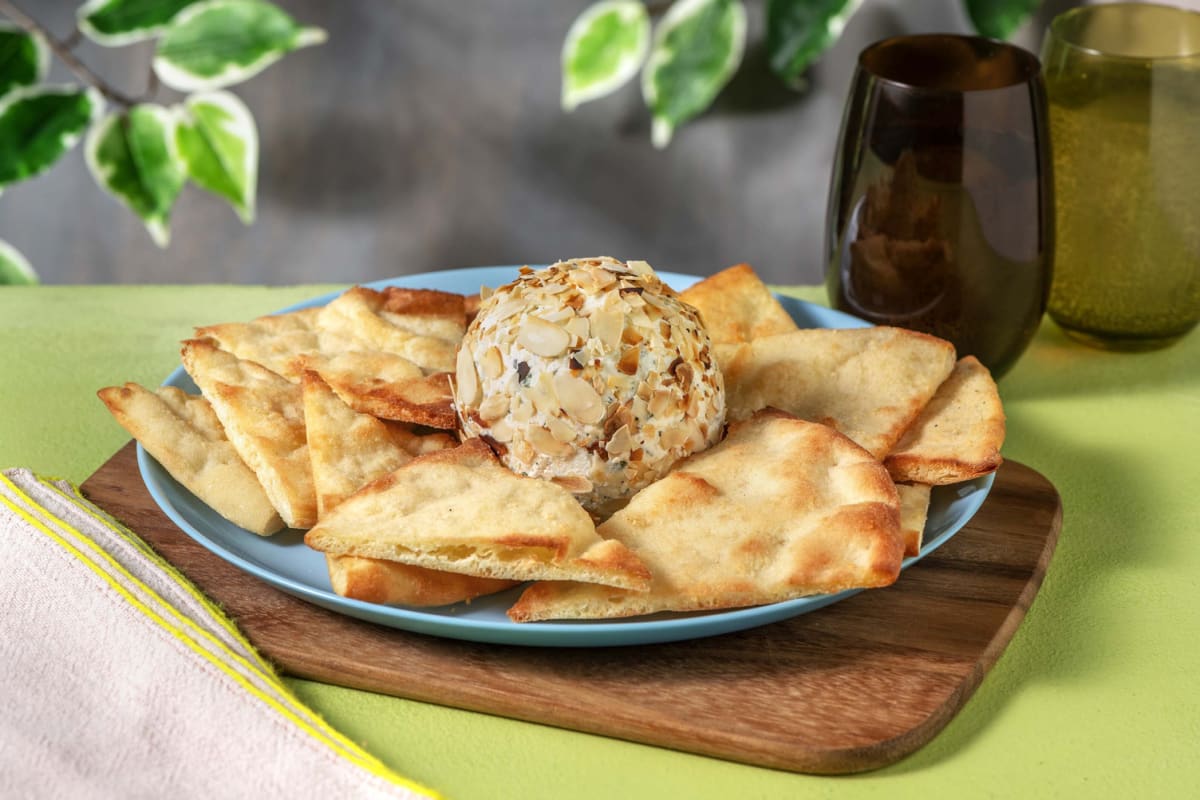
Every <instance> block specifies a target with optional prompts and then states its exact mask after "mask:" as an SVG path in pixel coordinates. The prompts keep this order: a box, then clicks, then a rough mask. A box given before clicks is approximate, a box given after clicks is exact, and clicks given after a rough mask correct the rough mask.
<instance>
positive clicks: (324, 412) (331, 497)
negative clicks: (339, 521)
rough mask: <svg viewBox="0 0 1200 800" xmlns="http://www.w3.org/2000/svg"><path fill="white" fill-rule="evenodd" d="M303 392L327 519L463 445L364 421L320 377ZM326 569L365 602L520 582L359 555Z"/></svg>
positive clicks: (308, 377) (462, 594)
mask: <svg viewBox="0 0 1200 800" xmlns="http://www.w3.org/2000/svg"><path fill="white" fill-rule="evenodd" d="M303 386H304V419H305V423H306V425H307V427H308V450H309V456H310V457H311V458H312V465H313V482H314V483H315V485H316V488H317V506H318V508H319V510H320V517H322V518H324V517H325V515H326V514H328V513H329V511H331V510H332V509H333V508H334V507H335V506H337V505H338V504H339V503H340V502H341V501H342V500H344V499H345V498H346V497H349V496H350V495H351V494H353V493H354V492H355V491H357V490H358V489H360V488H362V487H363V486H365V485H366V484H368V483H370V482H371V481H373V480H375V479H376V478H379V477H381V476H383V475H386V474H388V473H389V472H391V471H392V470H394V469H396V468H397V467H399V466H401V465H402V464H406V463H408V462H409V461H411V460H412V459H413V458H414V457H416V456H417V455H420V454H421V453H424V452H434V451H435V450H441V449H447V448H450V447H454V446H455V445H457V444H458V442H456V441H455V440H453V439H452V438H451V437H449V436H447V435H445V434H433V435H430V436H418V435H416V434H415V433H413V432H412V431H411V430H410V429H409V428H407V427H406V426H403V425H397V424H395V423H387V422H383V421H381V420H378V419H375V418H374V417H371V416H369V415H367V414H359V413H357V412H355V411H354V410H353V409H351V408H350V407H349V406H347V405H346V404H345V403H343V402H342V401H341V400H340V399H339V398H338V396H337V395H336V394H334V392H333V391H332V390H331V389H330V388H329V387H328V386H327V385H326V384H325V382H324V381H322V380H321V378H320V377H319V376H318V375H317V374H316V373H314V372H307V373H305V375H304V380H303ZM326 563H327V566H328V567H329V581H330V584H331V585H332V586H333V590H334V591H335V592H337V593H338V594H340V595H342V596H343V597H350V598H353V599H355V600H362V601H364V602H367V603H387V604H396V605H408V606H440V605H446V604H447V603H459V602H462V601H465V600H471V599H473V598H475V597H479V596H480V595H484V594H491V593H493V592H498V591H501V590H502V589H507V588H509V587H511V586H514V585H515V583H516V582H515V581H504V580H496V579H493V578H480V577H476V576H474V575H459V574H456V573H453V572H437V571H435V570H431V569H426V568H425V567H415V566H412V565H409V564H397V563H395V562H391V561H381V560H379V559H375V558H360V557H358V556H326Z"/></svg>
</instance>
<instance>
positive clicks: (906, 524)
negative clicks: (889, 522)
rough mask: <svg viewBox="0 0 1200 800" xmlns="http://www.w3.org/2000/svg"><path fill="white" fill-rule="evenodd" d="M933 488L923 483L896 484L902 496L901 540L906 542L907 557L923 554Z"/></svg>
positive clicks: (905, 551) (905, 553) (905, 552)
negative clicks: (930, 495) (922, 542)
mask: <svg viewBox="0 0 1200 800" xmlns="http://www.w3.org/2000/svg"><path fill="white" fill-rule="evenodd" d="M931 488H932V487H930V486H927V485H925V484H923V483H897V484H896V492H897V493H898V494H899V495H900V538H901V539H903V540H904V555H905V556H915V555H919V554H920V553H921V540H922V539H924V538H925V519H926V517H928V515H929V494H930V490H931Z"/></svg>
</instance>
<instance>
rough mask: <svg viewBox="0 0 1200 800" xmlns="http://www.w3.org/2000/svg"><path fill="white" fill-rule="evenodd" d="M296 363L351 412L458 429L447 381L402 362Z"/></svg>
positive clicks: (359, 356)
mask: <svg viewBox="0 0 1200 800" xmlns="http://www.w3.org/2000/svg"><path fill="white" fill-rule="evenodd" d="M295 363H296V366H298V367H300V368H302V369H303V370H312V371H314V372H316V373H317V374H319V375H320V376H321V378H322V379H323V380H324V381H325V382H326V383H328V384H329V386H330V388H332V389H333V391H335V392H336V393H337V395H338V396H339V397H341V398H342V400H343V401H345V403H346V404H347V405H349V406H350V407H351V408H353V409H354V410H355V411H359V412H361V413H363V414H370V415H371V416H373V417H379V418H380V419H389V420H395V421H398V422H411V423H413V424H416V425H424V426H426V427H429V428H439V429H442V430H454V429H455V428H456V427H457V423H458V417H457V415H456V413H455V410H454V395H453V394H452V392H451V391H450V376H449V375H448V374H446V373H435V374H433V375H424V374H423V373H422V371H421V368H420V367H418V366H417V365H416V364H414V363H413V362H411V361H409V360H408V359H406V358H404V357H403V356H397V355H393V354H391V353H384V352H380V351H348V352H343V353H334V354H325V353H309V354H305V355H302V356H300V357H299V358H297V359H296V362H295Z"/></svg>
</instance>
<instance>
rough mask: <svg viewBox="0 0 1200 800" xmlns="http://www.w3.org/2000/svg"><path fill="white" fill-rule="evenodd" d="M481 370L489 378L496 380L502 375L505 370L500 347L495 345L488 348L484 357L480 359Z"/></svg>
mask: <svg viewBox="0 0 1200 800" xmlns="http://www.w3.org/2000/svg"><path fill="white" fill-rule="evenodd" d="M479 370H480V371H481V372H482V373H483V376H484V377H485V378H488V379H489V380H496V378H499V377H500V374H501V373H503V372H504V357H503V356H501V355H500V348H498V347H496V346H494V345H493V346H492V347H489V348H488V349H487V352H486V353H484V354H483V358H481V359H479Z"/></svg>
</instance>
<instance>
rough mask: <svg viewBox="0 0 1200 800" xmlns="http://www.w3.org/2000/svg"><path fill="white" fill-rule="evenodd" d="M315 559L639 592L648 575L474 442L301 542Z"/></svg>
mask: <svg viewBox="0 0 1200 800" xmlns="http://www.w3.org/2000/svg"><path fill="white" fill-rule="evenodd" d="M304 541H305V543H307V544H308V545H309V546H310V547H313V548H314V549H317V550H320V551H322V552H325V553H328V554H332V555H357V556H366V557H369V558H381V559H384V560H387V561H398V562H401V563H405V564H414V565H416V566H422V567H429V568H431V569H438V570H445V571H447V572H460V573H463V574H467V575H479V576H483V577H488V578H505V579H509V580H519V581H524V580H581V581H591V582H598V583H606V584H610V585H614V586H623V587H628V588H632V589H640V588H643V587H645V586H647V585H648V584H649V579H650V576H649V574H648V573H647V572H646V568H645V567H644V566H643V565H642V563H641V562H640V561H638V559H637V558H636V557H635V556H633V554H632V553H630V552H629V551H628V549H627V548H626V547H625V546H624V545H622V544H621V543H620V542H612V541H603V540H602V539H601V538H600V537H599V536H597V535H596V529H595V525H594V524H593V523H592V520H591V517H590V516H588V513H587V512H586V511H584V510H583V508H582V507H581V506H580V505H579V503H578V502H577V501H576V500H575V498H574V497H572V496H571V494H570V492H568V491H567V490H566V489H563V488H562V487H560V486H557V485H555V484H553V483H550V482H549V481H542V480H538V479H536V478H526V477H522V476H518V475H514V474H513V473H512V472H510V471H509V470H507V469H505V468H504V467H503V466H502V465H501V464H500V462H499V460H498V459H497V458H496V456H495V455H494V454H493V453H492V451H491V450H490V449H488V446H487V445H486V444H484V443H483V442H482V441H480V440H478V439H470V440H468V441H467V442H466V443H464V444H463V445H462V446H460V447H457V448H455V449H453V450H443V451H441V452H437V453H430V454H428V455H424V456H421V457H420V458H417V459H414V460H413V461H410V462H409V463H408V464H405V465H404V466H402V467H400V468H399V469H398V470H396V471H395V472H392V473H391V474H389V475H387V476H385V477H383V478H380V479H379V480H377V481H375V482H374V483H372V484H369V485H368V486H366V487H364V488H363V489H361V490H360V491H359V492H357V493H356V494H354V495H352V496H351V497H348V498H347V499H346V500H344V501H343V502H342V504H341V505H339V506H338V507H337V508H335V509H334V510H333V511H331V512H330V513H329V514H328V515H327V516H326V517H325V518H324V519H323V520H321V523H320V524H319V525H317V526H316V527H314V528H313V529H312V530H311V531H309V532H308V534H307V535H306V536H305V537H304Z"/></svg>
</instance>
